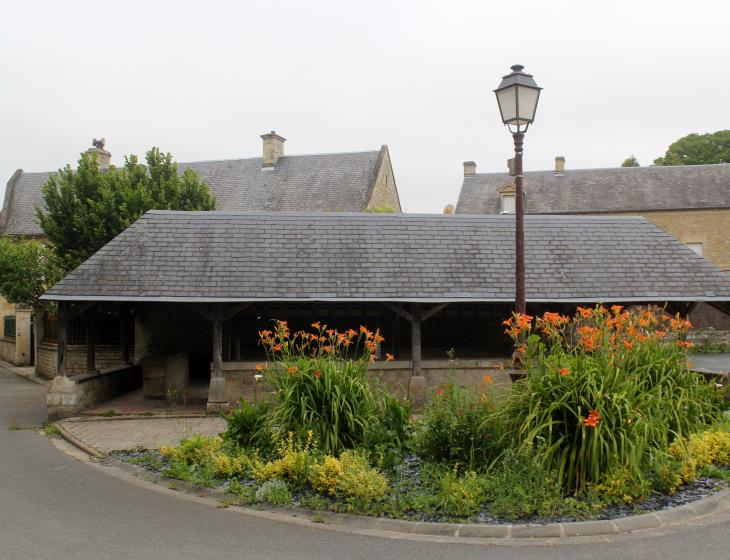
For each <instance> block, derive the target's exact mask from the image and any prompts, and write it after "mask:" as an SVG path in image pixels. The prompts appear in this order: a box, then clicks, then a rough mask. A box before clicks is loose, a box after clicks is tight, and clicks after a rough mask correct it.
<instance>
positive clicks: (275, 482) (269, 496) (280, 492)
mask: <svg viewBox="0 0 730 560" xmlns="http://www.w3.org/2000/svg"><path fill="white" fill-rule="evenodd" d="M291 500H292V496H291V491H290V490H289V486H287V484H286V482H284V481H283V480H281V479H278V478H272V479H271V480H267V481H266V482H264V483H263V484H262V485H261V486H260V487H259V488H258V490H256V501H257V502H268V503H270V504H273V505H275V506H282V505H286V504H291Z"/></svg>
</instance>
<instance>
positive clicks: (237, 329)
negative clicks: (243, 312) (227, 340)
mask: <svg viewBox="0 0 730 560" xmlns="http://www.w3.org/2000/svg"><path fill="white" fill-rule="evenodd" d="M233 359H234V360H235V361H237V362H238V361H240V360H241V326H240V324H239V322H238V321H236V322H235V324H234V325H233Z"/></svg>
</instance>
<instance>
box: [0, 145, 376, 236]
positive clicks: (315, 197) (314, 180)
mask: <svg viewBox="0 0 730 560" xmlns="http://www.w3.org/2000/svg"><path fill="white" fill-rule="evenodd" d="M386 151H387V147H386V146H383V147H382V148H381V149H380V150H379V151H377V150H376V151H368V152H353V153H341V154H317V155H291V156H282V157H281V158H279V161H278V162H277V164H276V167H275V168H267V169H263V168H262V163H261V158H260V157H259V158H247V159H233V160H221V161H198V162H190V163H179V164H178V169H179V170H180V171H181V172H182V171H183V170H185V169H188V168H190V169H194V170H195V171H197V172H198V174H199V175H200V176H201V178H202V179H203V180H204V181H205V182H206V183H207V184H208V186H209V187H210V188H211V190H212V191H213V192H214V193H215V196H216V199H217V201H218V209H219V210H235V211H238V210H242V211H257V210H263V211H280V210H284V211H286V210H291V211H302V212H330V211H332V212H362V211H364V210H365V208H366V206H367V204H368V202H369V200H370V196H371V195H372V191H373V188H374V186H375V181H376V178H377V174H378V171H379V169H380V165H381V162H382V161H383V157H384V154H385V152H386ZM50 175H51V173H50V172H46V173H24V172H22V173H20V174H19V175H18V176H13V178H12V179H11V180H10V182H9V183H8V188H7V190H6V193H5V208H4V209H3V220H7V224H6V225H5V227H3V222H2V221H0V233H8V234H11V235H43V230H42V229H41V227H40V225H39V224H38V223H37V221H36V214H35V208H36V207H37V206H42V205H43V193H42V190H41V189H42V187H43V185H44V184H45V183H46V181H48V178H49V176H50ZM5 216H7V218H5Z"/></svg>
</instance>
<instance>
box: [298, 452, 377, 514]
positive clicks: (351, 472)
mask: <svg viewBox="0 0 730 560" xmlns="http://www.w3.org/2000/svg"><path fill="white" fill-rule="evenodd" d="M309 483H310V485H311V486H312V488H314V489H315V490H316V491H318V492H321V493H323V494H329V495H330V496H335V497H340V498H345V499H348V500H352V501H355V502H358V503H359V504H360V506H361V509H362V506H363V505H364V504H367V503H370V502H372V501H373V500H375V499H376V498H380V497H383V495H384V494H385V492H386V490H387V489H388V481H387V480H386V478H385V477H384V476H383V475H382V474H380V473H379V472H378V471H376V470H375V469H373V468H372V467H371V466H370V465H369V464H368V461H367V458H366V457H365V456H364V455H363V454H362V453H358V452H356V451H344V452H343V453H342V454H341V455H340V456H339V457H333V456H331V455H328V456H326V457H325V458H324V460H323V461H322V463H321V464H319V465H316V466H315V467H314V468H313V469H312V473H311V475H310V477H309Z"/></svg>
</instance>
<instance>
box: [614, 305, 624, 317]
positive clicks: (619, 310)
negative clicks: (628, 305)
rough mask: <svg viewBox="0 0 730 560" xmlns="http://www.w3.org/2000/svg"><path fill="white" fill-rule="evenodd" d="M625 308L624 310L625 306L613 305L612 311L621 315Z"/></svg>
mask: <svg viewBox="0 0 730 560" xmlns="http://www.w3.org/2000/svg"><path fill="white" fill-rule="evenodd" d="M623 308H624V306H623V305H612V306H611V311H613V312H614V313H615V314H616V315H618V314H619V313H621V310H622V309H623Z"/></svg>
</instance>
